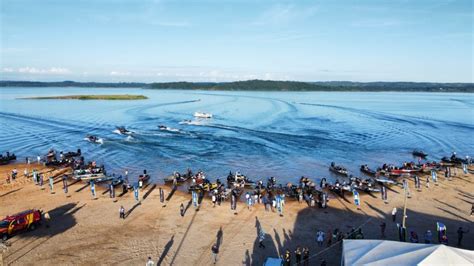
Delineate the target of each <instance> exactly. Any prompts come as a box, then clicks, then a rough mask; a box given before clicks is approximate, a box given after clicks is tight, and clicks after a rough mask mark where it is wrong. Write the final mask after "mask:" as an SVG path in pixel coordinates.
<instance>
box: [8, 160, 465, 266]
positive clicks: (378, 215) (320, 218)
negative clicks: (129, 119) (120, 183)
mask: <svg viewBox="0 0 474 266" xmlns="http://www.w3.org/2000/svg"><path fill="white" fill-rule="evenodd" d="M15 167H16V168H17V169H18V171H19V177H18V178H17V180H15V181H14V182H12V183H10V184H6V183H5V177H6V176H7V174H8V173H10V172H11V170H12V169H13V168H15ZM27 167H28V168H29V169H30V170H31V169H32V168H36V169H38V170H40V171H43V172H48V174H47V175H45V176H49V174H53V175H55V176H56V178H55V180H56V183H55V187H54V194H52V193H51V192H50V190H49V187H47V185H45V189H44V190H41V188H40V187H39V186H36V185H35V184H34V183H33V182H32V180H31V178H28V179H27V178H25V177H24V176H23V170H24V169H25V168H27ZM66 171H68V170H67V169H56V170H55V169H51V168H45V167H42V166H40V165H35V164H32V165H29V166H28V165H25V164H10V165H5V166H0V177H1V181H0V216H1V217H4V216H6V215H9V214H14V213H17V212H20V211H23V210H26V209H31V208H36V209H41V210H43V211H45V212H48V213H49V214H50V216H51V222H50V226H49V228H47V227H46V226H45V225H44V223H43V225H42V226H40V227H39V228H37V229H36V230H34V231H29V232H24V233H21V234H18V235H15V236H14V237H12V238H11V239H9V240H8V241H7V242H6V243H5V244H4V245H2V246H1V258H2V260H0V261H3V264H4V265H33V264H34V265H50V264H52V263H54V264H61V265H78V264H80V265H97V264H101V265H102V264H105V265H112V264H113V265H138V264H142V265H143V264H145V263H146V261H147V258H148V257H149V256H150V257H152V259H153V260H154V261H155V263H158V265H160V264H161V265H211V264H212V256H211V247H212V245H214V244H215V243H218V244H219V246H220V247H219V254H218V261H217V265H262V263H263V262H264V260H265V258H266V257H278V256H280V255H282V254H283V253H284V252H285V250H286V249H290V250H291V251H292V252H294V250H295V248H296V247H297V246H301V247H308V248H309V250H310V265H319V263H320V261H321V259H324V260H326V261H327V263H328V265H338V264H340V255H341V245H340V243H334V242H333V243H332V245H331V246H329V247H328V246H327V241H325V243H324V246H323V247H318V246H317V243H316V232H317V230H323V231H324V232H325V233H326V239H327V238H328V236H329V232H330V230H334V229H335V228H338V229H340V230H341V231H343V232H349V231H350V229H351V228H352V227H354V228H356V229H357V228H359V227H360V228H362V231H363V233H364V236H365V238H367V239H380V238H381V233H380V224H381V223H382V221H385V222H386V224H387V227H386V239H389V240H398V232H397V227H396V223H394V222H392V217H391V211H392V209H393V208H394V207H397V208H398V213H397V222H401V218H402V215H401V213H402V208H403V202H404V192H403V190H402V188H401V187H397V186H393V187H391V188H390V190H389V191H388V203H387V204H386V203H384V202H383V201H382V200H381V198H380V195H379V194H373V195H367V194H362V193H361V209H360V210H358V209H357V208H356V206H355V205H354V202H353V198H352V196H347V197H346V199H342V198H340V197H337V196H335V195H330V201H329V207H328V208H327V209H320V208H317V207H308V205H307V204H306V203H298V202H297V201H293V200H287V202H286V206H285V210H284V216H283V217H279V216H278V214H277V213H274V212H267V211H265V208H264V206H262V205H256V206H254V208H253V209H252V210H248V209H247V207H246V206H245V203H244V202H239V204H238V206H237V210H238V214H237V215H235V214H234V212H233V211H231V210H230V203H229V202H224V203H223V205H221V206H217V207H215V208H213V207H212V204H211V202H210V201H209V200H207V199H205V200H204V201H203V202H202V204H201V206H200V208H199V210H198V211H196V210H195V208H194V207H193V206H189V208H187V210H186V213H185V215H184V217H181V216H180V212H179V207H180V205H181V204H184V206H187V205H188V203H189V202H190V198H191V196H190V195H189V194H187V193H185V192H181V191H176V192H175V193H173V194H172V195H170V190H171V189H170V187H167V186H162V187H163V189H164V190H165V198H167V199H168V201H166V206H164V205H162V204H161V203H160V198H159V189H158V188H159V187H160V186H159V185H155V184H148V185H146V186H145V187H144V188H143V189H142V190H141V191H140V199H141V203H140V204H138V203H137V202H136V201H135V199H134V197H133V193H132V192H130V193H128V194H125V195H121V194H120V192H121V190H119V189H117V197H116V199H115V200H113V199H111V198H109V193H108V192H107V191H105V190H104V189H99V190H98V193H97V199H93V198H92V195H91V192H90V188H89V186H88V185H87V184H86V183H83V182H74V181H73V180H69V183H70V187H69V192H68V194H67V195H66V194H65V193H64V192H63V190H62V182H61V179H60V178H61V176H62V174H63V173H65V172H66ZM472 178H473V175H472V174H467V175H465V174H463V173H462V171H461V169H458V171H457V175H456V176H454V177H453V178H452V180H445V178H444V176H443V175H442V174H441V172H440V173H439V185H437V186H435V185H434V184H433V183H431V184H430V185H431V186H430V188H426V186H425V182H424V181H425V180H426V176H424V177H422V178H421V180H422V181H423V182H422V191H421V192H420V191H416V190H415V189H414V184H413V182H412V181H410V188H411V194H412V197H411V198H409V199H408V203H407V206H408V210H407V227H408V231H412V230H413V231H416V232H417V233H418V236H419V238H420V242H423V234H424V233H425V231H426V230H428V229H429V230H431V231H432V232H433V233H434V237H433V240H435V243H436V233H435V232H436V222H437V221H441V222H443V223H444V224H445V225H446V226H447V232H448V239H449V245H450V246H455V245H456V243H457V234H456V231H457V229H458V227H459V226H462V227H463V228H464V230H466V229H468V228H470V227H472V221H473V217H472V216H470V211H471V204H473V202H474V193H473V191H474V185H473V184H472ZM121 205H123V206H124V208H125V210H126V212H127V218H126V219H125V220H122V219H119V208H120V206H121ZM258 226H261V227H262V228H263V230H264V231H265V233H266V238H265V240H264V242H263V243H264V244H265V246H266V248H265V249H263V248H259V247H258V239H257V236H258V235H257V227H258ZM470 229H474V227H472V228H470ZM462 244H463V246H462V248H465V249H470V250H473V249H474V230H472V231H471V232H470V233H467V234H465V236H464V239H463V242H462ZM293 261H294V256H293Z"/></svg>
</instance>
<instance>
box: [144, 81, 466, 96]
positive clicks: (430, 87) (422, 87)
mask: <svg viewBox="0 0 474 266" xmlns="http://www.w3.org/2000/svg"><path fill="white" fill-rule="evenodd" d="M149 88H151V89H188V90H230V91H406V92H471V93H473V92H474V84H473V83H428V82H350V81H330V82H299V81H271V80H248V81H236V82H220V83H193V82H168V83H152V84H150V85H149Z"/></svg>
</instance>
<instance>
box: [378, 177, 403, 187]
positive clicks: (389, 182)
mask: <svg viewBox="0 0 474 266" xmlns="http://www.w3.org/2000/svg"><path fill="white" fill-rule="evenodd" d="M374 180H375V181H376V182H378V183H381V184H384V185H396V184H398V182H396V181H394V180H391V179H387V178H382V177H380V178H375V179H374Z"/></svg>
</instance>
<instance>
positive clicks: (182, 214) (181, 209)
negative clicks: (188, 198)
mask: <svg viewBox="0 0 474 266" xmlns="http://www.w3.org/2000/svg"><path fill="white" fill-rule="evenodd" d="M179 214H181V217H184V205H183V203H181V205H180V206H179Z"/></svg>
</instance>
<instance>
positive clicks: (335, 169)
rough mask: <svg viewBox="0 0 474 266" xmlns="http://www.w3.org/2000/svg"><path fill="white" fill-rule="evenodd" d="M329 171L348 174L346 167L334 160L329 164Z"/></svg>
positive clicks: (343, 174)
mask: <svg viewBox="0 0 474 266" xmlns="http://www.w3.org/2000/svg"><path fill="white" fill-rule="evenodd" d="M329 171H331V172H334V173H336V174H339V175H342V176H347V175H348V173H347V169H346V168H345V167H343V166H340V165H336V164H335V163H334V162H332V163H331V165H330V166H329Z"/></svg>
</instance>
